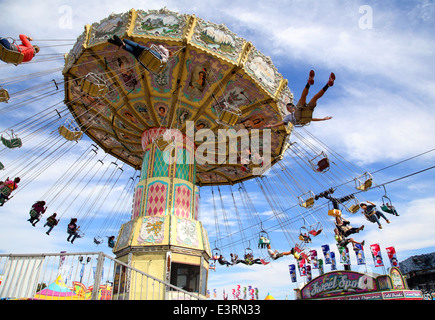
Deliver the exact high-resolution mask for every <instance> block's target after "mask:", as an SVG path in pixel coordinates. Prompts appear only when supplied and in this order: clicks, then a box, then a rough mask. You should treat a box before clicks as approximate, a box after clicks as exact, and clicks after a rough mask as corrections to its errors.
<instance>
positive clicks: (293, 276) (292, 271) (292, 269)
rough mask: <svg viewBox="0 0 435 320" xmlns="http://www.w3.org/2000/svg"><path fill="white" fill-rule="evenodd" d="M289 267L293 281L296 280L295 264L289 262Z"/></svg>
mask: <svg viewBox="0 0 435 320" xmlns="http://www.w3.org/2000/svg"><path fill="white" fill-rule="evenodd" d="M288 268H289V271H290V279H291V280H292V282H296V281H297V279H296V266H295V265H294V264H289V266H288Z"/></svg>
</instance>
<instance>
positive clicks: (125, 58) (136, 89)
mask: <svg viewBox="0 0 435 320" xmlns="http://www.w3.org/2000/svg"><path fill="white" fill-rule="evenodd" d="M97 52H98V53H99V54H100V57H101V59H103V60H104V61H105V63H106V66H107V68H108V70H107V71H106V72H107V73H108V74H109V75H110V77H111V79H113V80H114V82H116V83H117V84H118V85H119V87H120V88H122V91H123V93H124V95H125V96H127V97H128V98H129V99H132V98H136V97H138V96H142V97H143V87H142V81H141V74H140V71H141V70H140V69H139V70H138V69H137V68H136V67H137V64H138V62H137V60H136V59H135V58H134V56H133V55H131V54H130V53H128V52H127V51H125V50H123V49H118V48H117V47H116V46H114V45H112V44H105V45H100V46H98V47H97Z"/></svg>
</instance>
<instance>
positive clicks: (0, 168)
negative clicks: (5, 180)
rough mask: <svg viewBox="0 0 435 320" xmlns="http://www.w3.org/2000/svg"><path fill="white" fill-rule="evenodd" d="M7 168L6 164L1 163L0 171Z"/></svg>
mask: <svg viewBox="0 0 435 320" xmlns="http://www.w3.org/2000/svg"><path fill="white" fill-rule="evenodd" d="M4 168H5V166H4V164H3V163H1V162H0V170H3V169H4Z"/></svg>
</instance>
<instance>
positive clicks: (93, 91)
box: [80, 72, 108, 98]
mask: <svg viewBox="0 0 435 320" xmlns="http://www.w3.org/2000/svg"><path fill="white" fill-rule="evenodd" d="M107 88H108V87H107V83H106V81H105V80H104V79H103V78H101V77H100V76H98V75H96V74H95V73H93V72H89V73H88V74H87V75H86V76H85V77H84V78H83V79H82V81H81V83H80V90H81V91H83V92H86V93H87V94H89V95H90V96H92V97H96V98H99V97H103V96H104V95H105V94H106V92H107Z"/></svg>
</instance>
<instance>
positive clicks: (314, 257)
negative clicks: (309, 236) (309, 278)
mask: <svg viewBox="0 0 435 320" xmlns="http://www.w3.org/2000/svg"><path fill="white" fill-rule="evenodd" d="M310 260H311V264H312V265H313V269H318V268H319V261H318V259H317V250H310Z"/></svg>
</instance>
